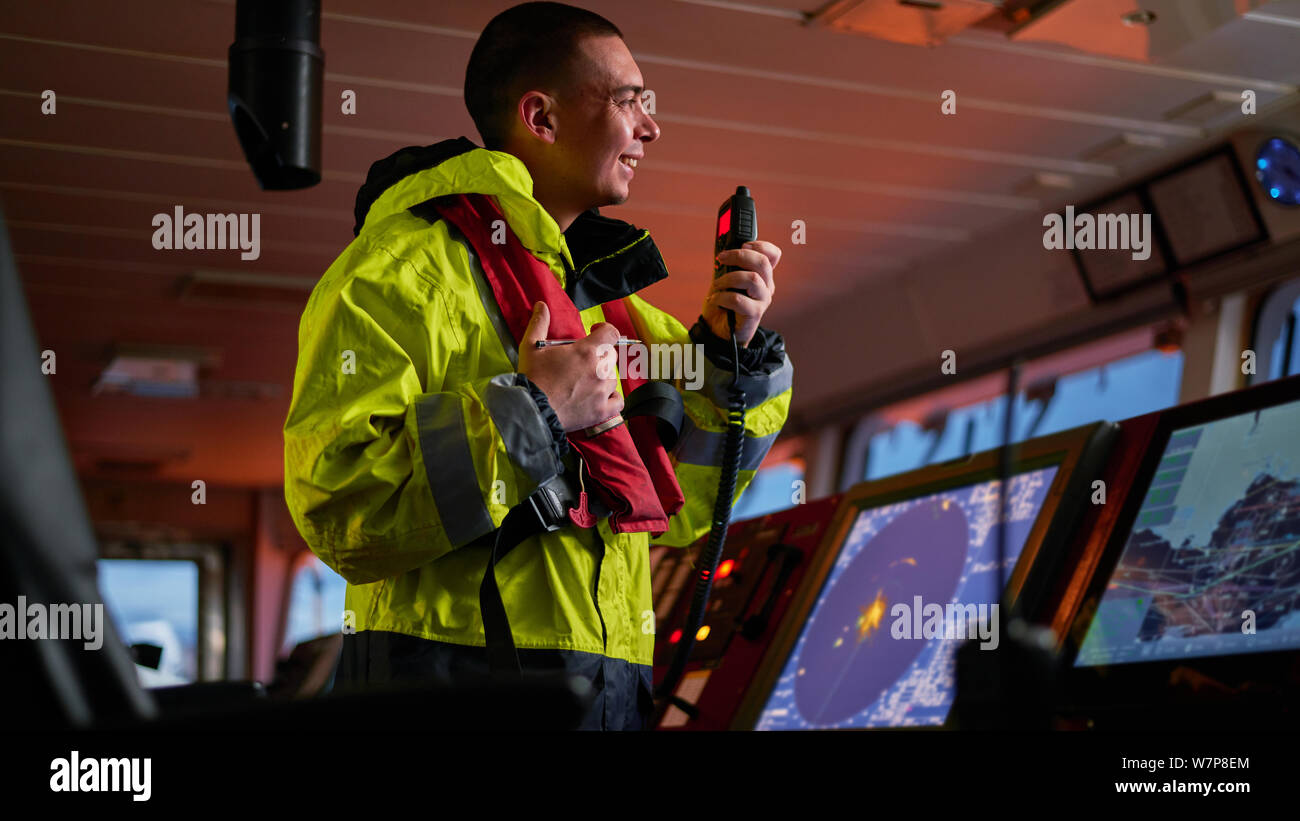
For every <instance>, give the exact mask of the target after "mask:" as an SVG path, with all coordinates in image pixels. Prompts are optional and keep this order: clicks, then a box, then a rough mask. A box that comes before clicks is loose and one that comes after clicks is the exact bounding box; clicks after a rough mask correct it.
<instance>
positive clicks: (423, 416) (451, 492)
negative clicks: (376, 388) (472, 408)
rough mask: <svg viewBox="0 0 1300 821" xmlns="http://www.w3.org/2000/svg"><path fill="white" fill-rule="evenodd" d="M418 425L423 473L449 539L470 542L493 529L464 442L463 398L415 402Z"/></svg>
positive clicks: (443, 396) (456, 542) (445, 396)
mask: <svg viewBox="0 0 1300 821" xmlns="http://www.w3.org/2000/svg"><path fill="white" fill-rule="evenodd" d="M415 421H416V426H417V428H418V429H419V435H420V452H421V454H423V456H424V471H425V474H426V475H427V476H428V477H429V487H430V488H431V489H432V490H433V503H434V505H436V506H437V508H438V517H439V518H440V519H442V527H443V529H444V530H445V531H446V532H447V539H448V540H449V541H450V542H451V543H452V545H453V546H455V547H460V546H461V545H465V544H468V543H469V542H472V541H473V540H474V539H477V538H478V537H479V536H482V535H483V534H485V533H488V532H489V531H491V530H492V529H493V525H492V517H490V516H489V515H488V512H487V506H486V505H484V504H483V495H482V494H481V493H480V492H479V488H478V474H477V473H476V472H475V471H474V460H473V458H472V457H471V456H470V452H469V441H468V440H467V439H466V438H465V419H464V415H463V414H462V413H461V409H460V396H459V395H457V394H454V393H435V394H430V395H428V396H425V397H422V398H421V399H417V400H416V403H415Z"/></svg>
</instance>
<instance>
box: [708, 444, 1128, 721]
mask: <svg viewBox="0 0 1300 821" xmlns="http://www.w3.org/2000/svg"><path fill="white" fill-rule="evenodd" d="M1115 432H1116V428H1115V425H1113V424H1112V423H1109V422H1094V423H1092V424H1089V425H1082V426H1080V427H1077V428H1072V429H1070V430H1065V431H1061V432H1059V433H1054V434H1051V435H1048V436H1043V437H1039V438H1037V439H1031V440H1029V441H1027V442H1020V443H1017V444H1016V445H1014V446H1013V447H1014V457H1013V464H1012V470H1011V472H1012V475H1013V476H1014V475H1017V474H1020V473H1025V472H1027V471H1031V470H1036V469H1039V468H1043V467H1048V466H1051V465H1055V466H1056V467H1057V471H1056V475H1055V476H1054V477H1053V480H1052V485H1051V487H1049V488H1048V490H1047V494H1046V496H1045V497H1044V499H1043V505H1042V508H1041V509H1040V510H1039V515H1038V518H1037V519H1036V520H1035V521H1034V525H1033V527H1032V528H1030V531H1029V534H1028V536H1026V538H1025V546H1024V548H1023V549H1022V550H1021V552H1020V556H1019V558H1018V559H1017V560H1016V565H1015V569H1014V570H1013V571H1012V574H1011V578H1010V580H1009V581H1008V584H1007V594H1006V596H1005V597H1004V599H1003V601H1004V602H1005V603H1006V604H1007V605H1009V606H1012V607H1014V606H1016V605H1017V604H1018V602H1019V600H1020V599H1022V598H1025V597H1027V596H1028V595H1029V594H1030V593H1031V592H1033V588H1034V586H1035V585H1036V584H1037V583H1038V580H1039V579H1040V578H1041V577H1040V576H1039V574H1033V575H1031V570H1032V568H1033V566H1034V564H1035V563H1036V562H1038V561H1040V560H1041V558H1042V556H1043V555H1044V554H1046V553H1050V552H1051V551H1050V550H1044V549H1043V548H1044V545H1050V544H1056V545H1057V547H1058V550H1059V549H1064V547H1065V546H1066V543H1067V541H1068V539H1069V537H1070V536H1071V535H1072V534H1071V529H1072V527H1073V525H1074V524H1075V523H1077V521H1078V519H1079V515H1080V514H1081V513H1082V512H1083V510H1084V507H1085V505H1086V504H1087V501H1088V498H1089V495H1090V492H1091V488H1090V480H1091V478H1092V477H1091V476H1090V475H1088V474H1090V473H1091V472H1093V471H1095V470H1097V469H1098V468H1099V466H1100V463H1101V461H1102V460H1101V458H1099V454H1100V456H1101V457H1104V455H1105V450H1106V449H1107V448H1108V447H1109V445H1110V443H1111V442H1113V439H1114V434H1115ZM999 461H1000V450H999V449H996V448H995V449H993V450H987V451H983V452H981V453H977V454H973V455H970V456H966V457H962V458H959V459H954V460H951V461H948V462H943V463H940V464H937V465H930V466H928V467H924V468H920V469H918V470H914V471H910V472H908V473H902V474H898V475H895V476H887V477H884V478H882V479H876V480H873V481H867V482H862V483H861V484H858V485H856V486H855V487H853V488H852V489H850V490H848V491H847V492H846V493H845V494H844V499H843V500H841V502H840V504H839V506H838V507H837V508H836V510H835V514H834V516H833V517H832V520H831V526H830V527H829V528H827V530H826V533H825V534H824V535H823V537H822V541H821V543H820V544H819V545H818V547H817V551H816V553H815V554H814V564H813V566H812V567H811V568H810V569H809V570H808V572H807V573H806V574H805V575H804V578H803V581H802V583H801V584H800V586H799V589H798V590H797V591H796V592H795V595H794V600H793V601H792V602H791V604H790V607H789V609H788V610H787V611H786V615H785V618H784V619H782V623H781V625H780V628H779V629H778V631H777V632H776V634H775V636H774V637H773V639H772V644H771V646H769V647H768V650H767V652H766V653H765V654H764V656H763V661H762V663H761V664H760V665H759V667H758V669H757V671H756V672H755V675H754V680H753V682H752V683H751V685H750V686H749V687H748V688H747V689H746V691H745V694H744V696H743V697H742V699H741V704H740V707H739V708H738V709H737V711H736V715H735V718H734V719H733V722H732V725H731V728H732V729H736V730H749V729H753V728H754V727H755V726H756V725H757V723H758V718H759V716H760V715H761V714H762V711H763V707H764V706H765V705H766V704H767V701H768V699H769V698H770V696H771V693H772V690H773V688H774V687H775V686H776V681H777V679H778V678H779V677H780V675H781V671H782V670H783V669H784V668H785V664H786V661H787V660H788V659H789V657H790V653H791V652H792V651H793V649H794V645H795V643H796V642H797V641H798V638H799V635H800V633H801V632H802V631H803V628H804V625H805V624H806V623H807V620H808V617H809V613H810V612H811V610H812V608H813V606H814V605H815V604H816V601H817V599H818V597H819V596H820V595H821V591H822V588H823V586H824V585H825V582H826V578H827V576H829V575H830V571H831V569H832V568H833V567H834V565H835V561H836V560H837V559H838V558H839V554H840V552H841V551H842V550H843V546H844V542H845V540H846V539H847V538H848V535H849V532H850V531H851V529H852V527H853V523H854V521H856V519H857V515H858V513H859V512H861V511H862V510H865V509H867V508H871V507H880V506H883V505H888V504H893V503H895V502H898V501H902V500H904V499H908V498H915V497H918V496H926V495H929V494H932V493H937V492H940V491H943V490H947V489H949V488H952V487H959V486H961V485H969V484H973V483H975V482H980V481H988V480H989V479H996V478H997V475H998V468H999ZM1081 463H1082V464H1084V465H1086V469H1084V470H1080V469H1079V467H1080V465H1081ZM1045 514H1048V515H1045ZM1049 537H1050V538H1049ZM918 729H920V728H918Z"/></svg>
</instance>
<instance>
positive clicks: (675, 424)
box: [478, 380, 682, 680]
mask: <svg viewBox="0 0 1300 821" xmlns="http://www.w3.org/2000/svg"><path fill="white" fill-rule="evenodd" d="M623 416H624V418H631V417H635V416H653V417H655V418H656V419H657V420H658V428H659V438H660V440H661V441H663V444H664V447H666V448H669V449H671V448H672V447H673V445H674V444H676V442H677V437H678V436H679V435H680V431H681V427H682V397H681V394H679V393H678V392H677V389H676V388H674V387H673V386H672V385H670V384H668V383H666V382H659V381H654V380H651V381H649V382H646V383H645V384H644V385H642V386H641V387H639V388H637V389H636V390H634V391H632V393H631V395H629V396H628V398H627V400H626V401H625V402H624V403H623ZM577 504H578V491H577V489H575V488H574V487H573V486H572V484H570V482H569V480H568V477H567V476H566V475H560V476H557V477H555V478H554V479H552V480H551V481H549V482H546V483H544V484H542V485H541V486H539V487H538V488H537V489H536V490H534V491H533V492H532V494H530V495H529V496H528V498H527V499H524V500H523V501H522V502H520V503H519V504H517V505H515V506H514V507H512V508H511V509H510V512H509V513H507V514H506V517H505V518H504V519H502V520H501V526H500V527H498V528H497V529H496V530H495V531H494V532H492V533H489V534H487V536H486V537H484V539H483V541H486V540H488V539H491V542H492V552H491V553H490V554H489V556H488V563H487V570H486V571H485V572H484V574H483V583H482V584H481V585H479V590H478V604H479V614H480V615H481V616H482V618H483V636H484V639H485V641H486V643H487V657H488V668H489V669H490V670H491V672H492V675H493V676H494V677H501V678H505V679H512V680H516V679H519V678H522V677H523V667H522V666H521V665H520V663H519V653H518V651H517V650H516V649H515V639H514V634H513V633H512V632H511V631H510V618H509V616H508V615H507V614H506V607H505V602H504V601H503V600H502V598H501V588H500V587H499V586H498V585H497V574H496V566H497V562H500V561H501V560H502V559H504V558H505V557H506V555H507V554H508V553H509V552H510V551H511V550H514V549H515V547H516V546H518V545H519V544H520V543H521V542H524V541H526V540H528V539H530V538H532V537H533V536H536V535H538V534H539V533H545V532H547V531H552V530H559V529H560V528H562V527H567V526H568V525H569V524H570V520H569V508H572V507H576V506H577ZM588 507H589V508H596V509H598V507H597V503H596V500H595V499H591V498H589V500H588Z"/></svg>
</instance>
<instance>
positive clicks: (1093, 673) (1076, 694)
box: [1061, 376, 1300, 713]
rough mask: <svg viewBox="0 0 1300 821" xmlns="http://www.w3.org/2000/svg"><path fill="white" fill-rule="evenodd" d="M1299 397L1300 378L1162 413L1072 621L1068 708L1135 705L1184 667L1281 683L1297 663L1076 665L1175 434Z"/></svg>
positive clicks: (1278, 656) (1272, 657)
mask: <svg viewBox="0 0 1300 821" xmlns="http://www.w3.org/2000/svg"><path fill="white" fill-rule="evenodd" d="M1295 401H1300V376H1293V377H1289V378H1287V379H1281V380H1276V381H1273V382H1266V383H1264V384H1262V385H1258V386H1254V387H1249V388H1243V389H1241V390H1236V391H1232V392H1230V393H1225V394H1221V395H1219V396H1214V397H1210V398H1208V399H1204V400H1201V401H1199V402H1194V403H1192V404H1189V405H1183V406H1181V407H1177V408H1171V409H1169V410H1166V411H1163V412H1162V413H1161V415H1160V420H1159V422H1158V423H1157V425H1156V429H1155V432H1154V433H1153V434H1152V436H1151V438H1150V440H1149V442H1148V444H1147V449H1146V452H1145V454H1144V455H1143V458H1142V463H1141V467H1140V468H1139V469H1138V472H1137V474H1136V475H1134V477H1133V481H1132V482H1131V483H1130V485H1129V487H1128V492H1127V493H1126V495H1125V499H1124V502H1123V508H1122V512H1121V513H1120V515H1119V517H1118V518H1117V519H1116V520H1115V524H1114V527H1113V528H1112V529H1111V531H1110V534H1109V535H1108V536H1107V540H1106V547H1105V549H1104V550H1103V551H1102V554H1101V557H1100V559H1099V560H1098V561H1097V564H1096V567H1095V568H1094V570H1093V573H1092V577H1091V578H1090V579H1089V581H1088V584H1087V588H1086V592H1085V593H1084V595H1083V597H1082V599H1081V600H1080V602H1079V605H1078V607H1077V608H1076V610H1075V613H1074V615H1073V617H1072V619H1071V622H1070V629H1069V631H1068V632H1067V633H1066V635H1065V636H1063V637H1062V662H1063V665H1064V667H1065V674H1066V685H1067V695H1066V697H1065V703H1064V704H1062V705H1061V708H1062V711H1063V712H1066V713H1075V712H1086V711H1087V710H1088V709H1090V708H1094V707H1108V706H1118V705H1119V704H1133V703H1135V702H1134V699H1133V694H1134V693H1141V692H1157V691H1159V690H1160V689H1162V688H1165V687H1167V685H1168V683H1169V681H1170V675H1171V674H1172V673H1174V671H1175V670H1178V669H1179V668H1184V669H1188V670H1191V671H1195V672H1196V673H1199V674H1201V675H1203V676H1207V677H1209V678H1210V679H1213V680H1215V681H1218V682H1220V683H1225V684H1228V685H1232V684H1233V683H1240V682H1243V681H1248V680H1251V679H1254V678H1258V677H1261V676H1262V677H1266V678H1269V679H1272V680H1275V681H1280V680H1282V679H1281V676H1282V675H1284V674H1285V672H1286V670H1287V669H1288V668H1289V667H1290V666H1291V665H1292V664H1294V663H1295V659H1296V651H1295V650H1274V651H1266V652H1260V653H1238V654H1231V655H1221V656H1197V657H1192V658H1182V659H1158V660H1153V661H1130V662H1124V663H1122V664H1106V665H1096V666H1089V667H1075V666H1074V662H1075V660H1076V658H1077V657H1078V653H1079V648H1080V646H1081V644H1082V641H1083V639H1084V637H1085V636H1086V635H1087V629H1088V627H1089V626H1091V624H1092V619H1093V616H1094V615H1095V613H1096V609H1097V604H1098V602H1099V601H1100V598H1101V596H1102V594H1103V593H1104V592H1105V589H1106V585H1107V583H1108V582H1109V581H1110V577H1111V574H1112V573H1114V572H1115V566H1116V565H1117V564H1118V563H1119V557H1120V555H1121V554H1122V553H1123V551H1124V548H1125V546H1126V545H1127V544H1128V537H1129V532H1130V531H1131V529H1132V527H1133V523H1134V522H1135V521H1136V520H1137V515H1138V512H1139V511H1140V510H1141V507H1142V502H1143V501H1144V500H1145V499H1146V496H1147V494H1146V489H1147V488H1148V487H1149V486H1150V483H1151V479H1152V477H1153V476H1154V475H1155V472H1156V470H1157V468H1158V467H1159V464H1160V461H1161V459H1162V458H1163V456H1164V452H1165V448H1166V447H1167V446H1168V444H1169V438H1170V436H1171V435H1172V434H1173V432H1174V431H1178V430H1182V429H1184V428H1188V427H1194V426H1196V425H1204V424H1208V423H1210V422H1215V421H1218V420H1221V419H1225V418H1228V417H1232V416H1238V415H1240V414H1243V413H1250V412H1251V411H1255V410H1262V409H1265V408H1270V407H1274V406H1276V405H1282V404H1286V403H1288V402H1295Z"/></svg>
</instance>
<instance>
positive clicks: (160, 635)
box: [98, 559, 199, 687]
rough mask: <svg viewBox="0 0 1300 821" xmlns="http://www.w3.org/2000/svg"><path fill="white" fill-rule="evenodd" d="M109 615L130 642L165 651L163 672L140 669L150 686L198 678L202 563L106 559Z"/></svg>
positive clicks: (102, 577)
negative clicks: (156, 647) (150, 645)
mask: <svg viewBox="0 0 1300 821" xmlns="http://www.w3.org/2000/svg"><path fill="white" fill-rule="evenodd" d="M98 568H99V590H100V594H101V595H102V596H103V598H104V604H105V610H106V611H107V612H106V615H107V617H108V618H111V619H112V620H113V624H114V626H115V627H116V628H117V631H118V634H119V635H120V636H121V638H122V641H124V642H125V643H126V644H128V645H131V644H152V645H156V646H158V647H161V648H162V656H161V658H160V660H159V664H158V669H157V670H154V669H151V668H148V667H143V666H139V665H137V666H136V671H137V673H138V674H139V677H140V683H141V684H143V685H144V686H145V687H166V686H168V685H173V684H188V683H191V682H194V681H197V680H198V677H199V676H198V671H199V662H198V643H199V565H198V563H197V562H195V561H187V560H184V559H165V560H152V559H149V560H145V559H100V560H99V562H98Z"/></svg>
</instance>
